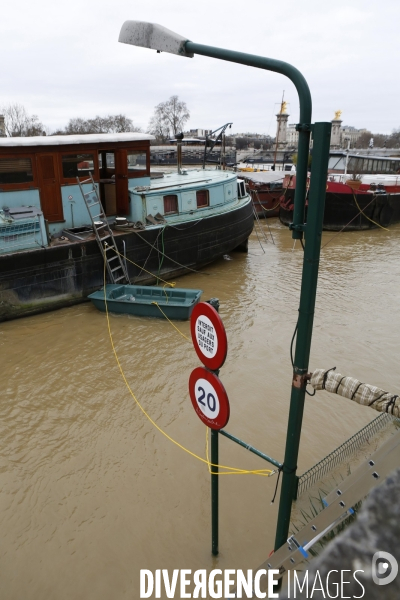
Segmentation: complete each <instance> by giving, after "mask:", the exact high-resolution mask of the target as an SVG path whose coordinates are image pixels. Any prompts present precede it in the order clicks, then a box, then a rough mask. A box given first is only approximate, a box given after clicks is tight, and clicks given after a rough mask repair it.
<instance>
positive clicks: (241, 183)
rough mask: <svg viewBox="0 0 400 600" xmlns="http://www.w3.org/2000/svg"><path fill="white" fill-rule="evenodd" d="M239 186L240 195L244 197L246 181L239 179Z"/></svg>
mask: <svg viewBox="0 0 400 600" xmlns="http://www.w3.org/2000/svg"><path fill="white" fill-rule="evenodd" d="M237 187H238V197H239V198H244V196H245V195H246V185H245V183H244V181H243V180H238V182H237Z"/></svg>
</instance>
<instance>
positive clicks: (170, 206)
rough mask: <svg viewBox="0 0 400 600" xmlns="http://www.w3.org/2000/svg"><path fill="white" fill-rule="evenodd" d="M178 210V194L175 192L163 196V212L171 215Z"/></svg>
mask: <svg viewBox="0 0 400 600" xmlns="http://www.w3.org/2000/svg"><path fill="white" fill-rule="evenodd" d="M177 212H178V196H177V195H176V194H169V195H168V196H164V214H165V215H172V214H174V213H175V214H176V213H177Z"/></svg>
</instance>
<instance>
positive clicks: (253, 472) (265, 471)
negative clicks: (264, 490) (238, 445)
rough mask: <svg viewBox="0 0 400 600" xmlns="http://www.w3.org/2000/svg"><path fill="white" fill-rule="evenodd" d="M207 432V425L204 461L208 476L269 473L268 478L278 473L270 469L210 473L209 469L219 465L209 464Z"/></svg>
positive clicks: (207, 428)
mask: <svg viewBox="0 0 400 600" xmlns="http://www.w3.org/2000/svg"><path fill="white" fill-rule="evenodd" d="M208 430H209V427H207V425H206V459H207V464H208V472H209V473H210V475H265V474H267V473H269V475H267V477H270V476H271V475H274V474H275V473H277V472H278V471H276V470H275V471H271V470H270V469H258V470H254V471H242V473H232V472H231V471H223V472H222V473H221V471H218V473H216V472H215V471H212V470H211V467H218V466H220V465H213V464H212V463H211V462H210V459H209V454H208ZM222 468H226V467H222Z"/></svg>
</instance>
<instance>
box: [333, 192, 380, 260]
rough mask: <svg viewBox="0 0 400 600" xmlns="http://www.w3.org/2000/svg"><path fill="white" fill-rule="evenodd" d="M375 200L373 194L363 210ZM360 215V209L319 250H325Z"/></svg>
mask: <svg viewBox="0 0 400 600" xmlns="http://www.w3.org/2000/svg"><path fill="white" fill-rule="evenodd" d="M353 193H354V192H353ZM375 199H376V194H373V196H372V200H371V202H368V204H367V205H366V206H365V207H364V210H365V209H367V208H368V206H370V204H372V203H373V202H374V200H375ZM359 208H360V207H359ZM361 213H362V210H361V209H360V210H359V212H358V213H357V214H356V216H355V217H353V218H352V219H350V221H349V222H348V223H346V225H345V226H344V227H342V229H341V230H340V231H338V232H337V233H335V235H333V236H332V237H331V238H329V240H328V241H327V242H325V244H324V245H323V246H321V250H322V248H325V246H327V245H328V244H330V243H331V241H332V240H334V239H335V237H337V236H338V235H339V233H342V232H343V231H344V230H345V229H346V227H348V226H349V225H350V223H352V222H353V221H354V219H357V217H359V216H360V215H361Z"/></svg>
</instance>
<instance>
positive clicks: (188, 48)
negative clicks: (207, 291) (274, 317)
mask: <svg viewBox="0 0 400 600" xmlns="http://www.w3.org/2000/svg"><path fill="white" fill-rule="evenodd" d="M119 41H120V42H122V43H125V44H132V45H134V46H141V47H144V48H150V49H153V50H157V51H158V52H169V53H172V54H177V55H178V56H184V57H188V58H192V57H193V56H194V54H201V55H203V56H208V57H211V58H217V59H219V60H225V61H228V62H234V63H238V64H242V65H247V66H249V67H256V68H258V69H264V70H266V71H274V72H275V73H281V74H282V75H285V76H286V77H288V78H289V79H290V80H291V81H292V82H293V84H294V85H295V87H296V90H297V93H298V96H299V103H300V123H299V124H298V125H297V126H296V129H297V130H298V132H299V142H298V159H297V169H296V191H295V199H294V213H293V223H292V224H291V225H290V229H291V230H292V237H293V238H294V239H300V240H302V239H303V237H305V247H304V261H303V272H302V283H301V293H300V306H299V317H298V322H297V340H296V349H295V356H294V364H293V380H292V389H291V399H290V409H289V420H288V429H287V437H286V449H285V458H284V462H283V466H282V488H281V494H280V502H279V514H278V523H277V529H276V538H275V550H277V549H278V548H280V547H281V546H282V545H283V544H284V543H285V542H286V539H287V536H288V532H289V524H290V514H291V508H292V501H293V498H294V494H295V489H296V483H297V476H296V471H297V458H298V453H299V446H300V434H301V426H302V419H303V409H304V401H305V393H306V385H307V372H308V363H309V356H310V348H311V337H312V328H313V320H314V308H315V299H316V292H317V280H318V268H319V257H320V250H321V235H322V222H323V215H324V205H325V191H326V179H327V171H328V158H329V144H330V133H331V124H330V123H315V124H314V125H311V109H312V105H311V94H310V90H309V87H308V84H307V82H306V80H305V78H304V77H303V75H302V74H301V73H300V71H298V70H297V69H296V68H295V67H293V66H292V65H290V64H289V63H286V62H283V61H280V60H274V59H272V58H264V57H262V56H256V55H253V54H246V53H243V52H235V51H233V50H226V49H223V48H216V47H214V46H205V45H203V44H197V43H195V42H191V41H190V40H188V39H187V38H185V37H182V36H181V35H179V34H177V33H175V32H173V31H170V30H169V29H167V28H165V27H162V26H161V25H157V24H155V23H147V22H144V21H125V23H124V24H123V26H122V28H121V32H120V36H119ZM311 132H312V133H313V163H312V172H311V174H312V177H311V184H310V190H309V194H308V212H307V221H308V222H307V224H305V222H304V221H305V205H306V186H307V177H308V155H309V147H310V135H311ZM215 433H216V435H217V432H215ZM215 477H216V476H215ZM213 551H214V548H213ZM214 553H216V552H214Z"/></svg>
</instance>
